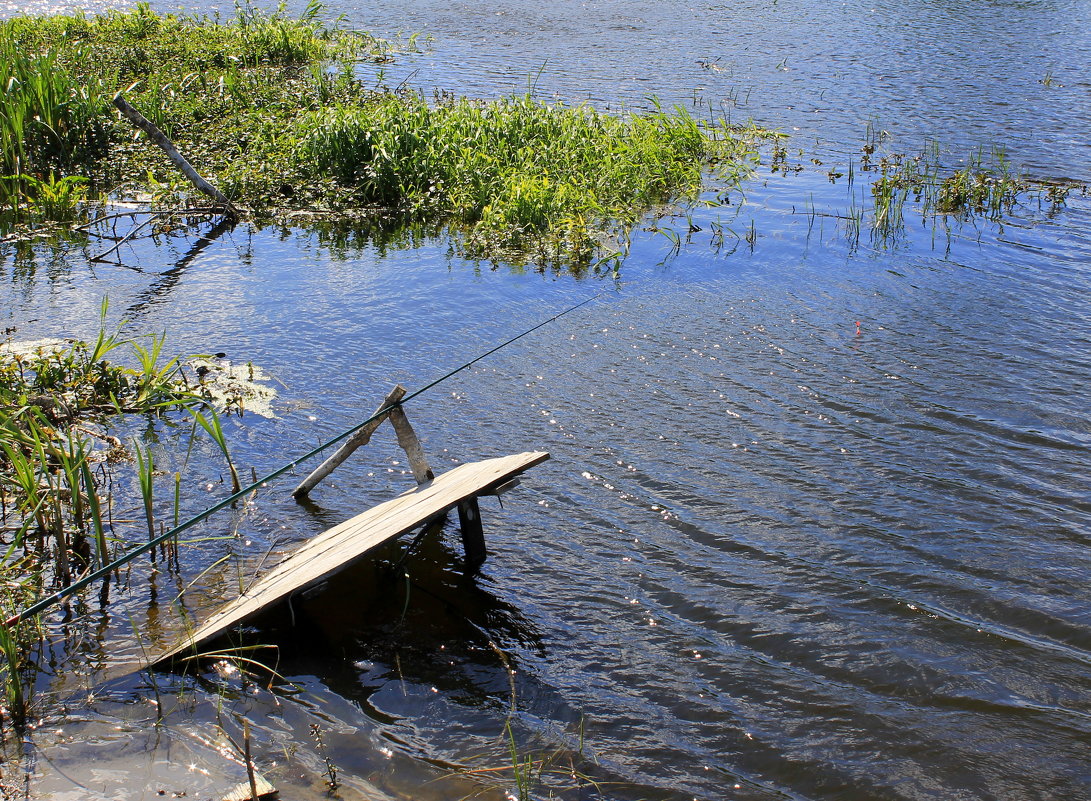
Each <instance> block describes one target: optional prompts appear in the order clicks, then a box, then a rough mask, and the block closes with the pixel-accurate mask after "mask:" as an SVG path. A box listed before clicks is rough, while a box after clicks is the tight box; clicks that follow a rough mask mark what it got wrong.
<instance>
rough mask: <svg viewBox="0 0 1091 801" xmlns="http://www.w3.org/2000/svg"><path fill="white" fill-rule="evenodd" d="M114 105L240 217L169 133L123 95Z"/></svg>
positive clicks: (204, 189) (193, 181)
mask: <svg viewBox="0 0 1091 801" xmlns="http://www.w3.org/2000/svg"><path fill="white" fill-rule="evenodd" d="M114 106H116V107H117V109H118V111H120V112H121V113H122V114H124V115H125V117H126V118H127V119H128V120H129V122H131V123H132V124H133V125H135V126H136V127H137V128H139V129H140V130H142V131H143V132H144V133H146V134H147V135H148V138H149V139H151V140H152V142H154V143H155V144H156V145H158V146H159V148H160V149H161V150H162V151H163V152H164V153H166V154H167V158H169V159H170V160H171V163H173V164H174V166H175V167H177V168H178V169H180V170H181V171H182V174H183V175H185V176H186V178H188V179H189V182H190V183H191V184H193V185H194V186H195V187H197V189H198V190H200V191H201V192H203V193H204V194H205V195H207V196H208V197H210V198H212V199H213V200H215V201H216V202H217V203H219V204H220V205H221V206H223V207H224V211H225V212H226V214H227V215H228V216H230V217H232V218H234V219H238V216H239V213H238V211H236V209H235V207H234V206H233V205H232V204H231V201H230V200H228V199H227V196H226V195H225V194H224V193H223V192H221V191H220V190H219V189H217V188H216V187H214V186H213V185H212V184H210V183H209V182H208V181H206V180H205V179H204V178H202V177H201V176H200V175H198V174H197V170H195V169H193V167H192V165H191V164H190V163H189V162H188V161H186V159H185V158H184V157H183V156H182V154H181V153H179V152H178V149H177V148H175V146H174V145H173V144H172V143H171V141H170V140H169V139H168V138H167V135H166V134H165V133H163V132H162V131H161V130H159V128H157V127H156V125H155V124H154V123H153V122H151V121H150V120H148V119H147V118H146V117H145V116H144V115H143V114H141V113H140V112H139V111H137V110H136V109H135V108H133V107H132V106H130V105H129V103H128V101H126V100H125V98H123V97H122V96H121V95H117V96H116V97H115V98H114Z"/></svg>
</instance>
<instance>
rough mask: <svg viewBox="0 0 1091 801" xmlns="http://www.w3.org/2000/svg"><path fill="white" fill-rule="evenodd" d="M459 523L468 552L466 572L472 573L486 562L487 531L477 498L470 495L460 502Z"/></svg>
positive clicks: (463, 543) (463, 544) (463, 542)
mask: <svg viewBox="0 0 1091 801" xmlns="http://www.w3.org/2000/svg"><path fill="white" fill-rule="evenodd" d="M458 523H459V525H460V526H462V547H463V549H464V550H465V552H466V573H467V575H472V574H474V573H476V572H477V569H478V568H479V567H481V565H482V564H483V563H484V561H485V559H486V557H487V556H488V553H487V552H486V550H485V532H484V531H483V530H482V528H481V510H480V509H478V507H477V498H476V497H470V498H467V499H466V500H464V501H460V502H459V504H458Z"/></svg>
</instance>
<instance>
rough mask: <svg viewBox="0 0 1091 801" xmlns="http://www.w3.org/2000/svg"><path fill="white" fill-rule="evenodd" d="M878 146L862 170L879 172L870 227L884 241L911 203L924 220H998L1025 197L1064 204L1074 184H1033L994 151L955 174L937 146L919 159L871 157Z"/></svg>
mask: <svg viewBox="0 0 1091 801" xmlns="http://www.w3.org/2000/svg"><path fill="white" fill-rule="evenodd" d="M874 152H875V148H874V146H870V145H869V146H866V147H865V148H864V157H863V159H862V167H863V169H864V170H865V171H873V172H877V173H878V177H877V178H874V179H873V180H872V181H871V197H872V203H873V205H872V228H873V231H874V233H875V235H876V236H878V237H880V238H881V239H890V238H894V237H896V236H897V235H898V234H899V232H900V231H901V230H902V228H903V226H904V224H905V207H906V205H907V204H910V203H911V204H913V206H914V207H915V208H916V209H917V210H918V211H919V213H920V214H921V217H922V218H925V219H929V218H931V219H936V218H939V217H953V218H955V219H958V220H969V219H972V218H984V219H988V220H1000V219H1001V218H1003V217H1004V216H1006V215H1008V214H1010V213H1011V211H1012V209H1013V208H1014V207H1015V206H1016V204H1018V203H1020V202H1021V201H1023V200H1025V199H1027V198H1033V197H1038V198H1045V199H1046V201H1047V202H1048V203H1050V204H1051V205H1052V206H1058V205H1061V204H1063V203H1064V201H1065V198H1066V196H1067V194H1068V191H1069V189H1071V186H1070V185H1066V184H1061V185H1057V184H1049V183H1045V182H1041V181H1035V180H1033V179H1030V178H1027V177H1026V176H1024V175H1021V174H1019V173H1018V172H1016V171H1015V170H1014V169H1013V168H1012V165H1011V163H1010V162H1009V161H1008V159H1007V158H1006V157H1005V155H1004V153H1003V152H1001V151H999V150H994V151H993V152H992V153H991V157H989V158H986V157H985V156H984V154H983V153H980V152H979V153H975V154H972V155H971V156H970V157H969V158H967V159H965V160H964V163H963V166H961V167H959V168H957V169H951V168H950V167H945V166H944V165H943V163H942V161H941V159H940V154H939V148H938V146H937V145H935V144H933V145H932V146H931V147H930V148H928V149H925V150H924V151H922V152H921V153H918V154H917V155H915V156H906V155H903V154H897V153H894V154H887V155H882V156H878V157H873V154H874Z"/></svg>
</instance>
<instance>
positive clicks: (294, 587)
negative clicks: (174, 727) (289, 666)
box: [150, 451, 549, 666]
mask: <svg viewBox="0 0 1091 801" xmlns="http://www.w3.org/2000/svg"><path fill="white" fill-rule="evenodd" d="M548 458H549V454H548V453H545V452H544V451H531V452H527V453H518V454H515V455H513V456H501V457H499V458H496V459H486V460H484V461H481V462H470V463H467V464H462V465H459V466H458V467H456V468H454V469H453V470H451V471H449V472H447V473H444V474H443V475H441V476H439V477H438V478H435V479H432V480H431V481H427V482H425V483H423V484H421V485H419V486H417V487H416V488H414V489H411V490H409V491H408V492H405V493H403V494H402V495H399V496H398V497H397V498H394V499H392V500H389V501H386V502H385V503H381V504H379V505H378V506H375V507H373V508H371V509H368V510H367V511H366V512H363V513H362V514H359V515H357V516H356V517H354V518H352V519H351V520H346V521H345V522H344V523H341V524H340V525H338V526H335V527H333V528H331V529H329V530H328V531H325V532H323V533H322V534H319V535H317V536H316V537H314V538H313V539H311V540H308V541H307V542H305V543H304V544H303V545H301V546H300V547H299V548H298V549H297V550H296V551H295V553H293V554H291V555H290V556H288V557H287V558H286V559H285V560H284V561H282V562H281V563H280V564H278V565H277V566H276V567H274V568H273V569H272V570H271V571H270V572H269V573H268V574H267V575H265V576H264V577H263V578H262V579H261V580H260V581H258V582H257V583H256V584H255V585H254V586H253V587H251V588H250V589H249V590H247V591H246V592H245V593H243V594H242V595H241V596H239V598H237V599H236V600H234V601H232V602H231V603H229V604H227V605H226V606H224V607H223V608H222V609H220V611H218V612H216V613H215V614H214V615H213V616H212V617H211V618H209V619H208V620H207V621H205V623H203V624H202V625H201V626H200V627H198V628H197V629H196V630H194V631H193V632H191V633H190V634H188V635H187V636H186V637H185V638H184V639H183V640H182V641H181V642H180V643H178V644H177V645H175V646H174V647H172V648H170V649H169V650H168V651H166V652H165V653H163V654H162V655H160V656H158V657H155V658H154V659H153V660H152V661H151V663H150V665H151V666H157V665H165V664H167V663H169V662H171V661H172V660H173V659H174V658H175V657H177V656H180V655H184V654H188V653H191V652H195V651H196V650H197V649H198V648H199V647H200V646H201V645H202V644H204V643H207V642H208V641H210V640H212V639H215V638H216V637H217V636H219V635H221V634H223V633H225V632H226V631H228V630H229V629H231V628H232V627H234V626H237V625H239V624H240V623H242V622H244V621H245V620H247V619H249V618H251V617H253V616H254V615H257V614H258V613H260V612H263V611H264V610H266V609H268V608H270V607H271V606H273V605H274V604H276V603H278V602H279V601H281V600H283V599H284V598H285V597H287V596H289V595H291V594H292V593H294V592H297V591H299V590H304V589H307V588H308V587H312V586H314V585H316V584H318V583H320V582H321V581H322V580H323V579H326V578H328V577H329V576H332V575H333V574H334V573H337V572H338V571H339V570H341V569H342V568H344V567H347V566H348V565H349V564H351V563H352V562H355V561H356V560H358V559H360V558H361V557H362V556H364V555H365V554H367V553H368V552H369V551H372V550H374V549H376V548H378V547H379V546H380V545H383V544H384V543H387V542H389V541H391V540H393V539H396V538H398V537H400V536H402V535H403V534H406V533H408V532H410V531H412V530H413V529H415V528H418V527H419V526H421V525H423V524H425V523H427V522H429V521H431V520H434V519H435V518H436V517H438V516H439V515H443V514H446V513H447V512H448V511H450V510H451V509H454V508H455V507H458V510H459V519H460V521H461V524H462V539H463V545H464V546H465V548H466V557H467V562H468V564H469V567H470V569H476V568H477V567H478V566H480V563H481V562H482V561H484V558H485V550H484V539H483V537H482V534H481V522H480V515H479V513H478V508H477V497H478V496H480V495H490V494H495V493H496V492H497V490H498V489H499V488H502V487H503V485H505V484H507V483H508V482H510V481H511V480H512V479H514V478H515V477H516V476H518V475H519V474H520V473H522V472H523V471H525V470H528V469H530V468H531V467H533V466H534V465H536V464H540V463H542V462H544V461H545V460H546V459H548Z"/></svg>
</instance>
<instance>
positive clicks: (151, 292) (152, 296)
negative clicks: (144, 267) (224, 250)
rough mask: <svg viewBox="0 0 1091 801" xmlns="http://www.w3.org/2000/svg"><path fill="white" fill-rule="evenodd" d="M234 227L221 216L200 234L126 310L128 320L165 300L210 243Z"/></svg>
mask: <svg viewBox="0 0 1091 801" xmlns="http://www.w3.org/2000/svg"><path fill="white" fill-rule="evenodd" d="M234 227H235V224H234V222H233V221H232V220H230V219H228V218H227V217H221V218H220V220H219V221H218V222H217V223H216V224H215V225H213V226H212V227H211V228H209V229H208V232H207V233H205V234H203V235H201V236H199V237H198V238H197V239H196V240H195V241H194V243H193V244H192V245H191V246H190V248H189V250H187V251H186V252H185V254H183V256H182V258H180V259H178V261H176V262H175V263H174V266H173V267H171V268H170V269H168V270H164V271H163V272H161V273H159V274H158V276H157V277H156V279H155V281H154V282H153V283H152V284H151V286H149V287H148V288H147V289H145V290H144V291H143V292H141V293H140V294H139V295H137V297H136V299H135V300H134V301H133V302H132V303H131V304H130V305H129V307H128V308H127V309H126V310H125V315H124V316H125V318H126V319H128V320H136V319H138V318H139V317H141V316H142V315H143V314H144V313H145V312H147V310H148V307H149V306H151V305H153V304H156V303H162V302H164V301H165V300H166V299H167V297H168V296H169V295H170V293H171V292H172V291H173V290H174V289H175V288H176V287H177V286H178V283H179V282H180V281H181V280H182V276H183V275H184V274H185V272H186V269H187V268H188V267H189V266H190V265H191V264H193V261H194V260H195V259H196V258H197V257H198V256H200V255H201V253H203V252H204V251H205V250H206V249H207V248H208V246H209V245H211V244H213V243H214V242H216V241H217V240H219V238H220V237H222V236H223V235H224V234H226V233H227V232H228V231H231V230H233V229H234Z"/></svg>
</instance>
